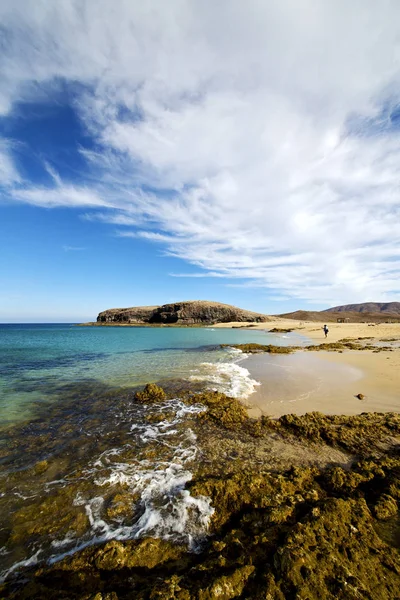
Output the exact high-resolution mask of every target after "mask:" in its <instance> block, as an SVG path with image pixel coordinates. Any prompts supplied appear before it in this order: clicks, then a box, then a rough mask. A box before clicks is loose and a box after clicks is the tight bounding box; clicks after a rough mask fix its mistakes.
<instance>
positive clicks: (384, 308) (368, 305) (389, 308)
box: [322, 302, 400, 316]
mask: <svg viewBox="0 0 400 600" xmlns="http://www.w3.org/2000/svg"><path fill="white" fill-rule="evenodd" d="M322 312H324V313H327V312H361V313H373V314H377V313H385V314H391V315H399V316H400V302H363V303H362V304H344V305H343V306H334V307H333V308H327V309H326V310H323V311H322Z"/></svg>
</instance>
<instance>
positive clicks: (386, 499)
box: [374, 494, 398, 521]
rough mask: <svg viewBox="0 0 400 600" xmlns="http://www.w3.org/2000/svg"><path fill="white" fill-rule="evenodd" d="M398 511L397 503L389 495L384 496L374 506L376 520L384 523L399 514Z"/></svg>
mask: <svg viewBox="0 0 400 600" xmlns="http://www.w3.org/2000/svg"><path fill="white" fill-rule="evenodd" d="M397 510H398V508H397V502H396V500H395V499H394V498H392V496H389V494H382V496H381V497H380V498H379V500H378V502H377V503H376V504H375V506H374V513H375V516H376V518H377V519H379V520H382V521H383V520H385V519H390V517H394V516H395V515H396V514H397Z"/></svg>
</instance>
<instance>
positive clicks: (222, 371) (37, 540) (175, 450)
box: [0, 324, 293, 580]
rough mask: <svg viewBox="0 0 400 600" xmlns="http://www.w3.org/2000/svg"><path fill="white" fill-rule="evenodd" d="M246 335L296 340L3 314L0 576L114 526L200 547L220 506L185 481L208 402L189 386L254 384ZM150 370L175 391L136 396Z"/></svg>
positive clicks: (70, 549)
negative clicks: (191, 397) (6, 320)
mask: <svg viewBox="0 0 400 600" xmlns="http://www.w3.org/2000/svg"><path fill="white" fill-rule="evenodd" d="M247 342H256V343H261V344H268V343H274V344H281V345H287V344H290V343H293V340H291V338H290V337H284V336H278V337H277V336H276V335H274V334H268V333H267V332H266V331H262V330H252V329H251V328H250V329H219V328H212V327H205V328H194V327H193V328H176V327H173V328H172V327H171V328H170V327H162V328H148V327H132V328H131V327H78V326H75V325H73V324H34V325H29V324H21V325H0V576H1V578H2V579H3V580H4V578H6V577H13V576H16V575H18V573H19V571H20V570H21V569H22V568H24V567H27V566H32V565H37V564H40V563H53V562H56V561H58V560H60V558H62V557H64V556H66V555H69V554H72V553H74V552H76V551H77V550H79V549H81V548H84V547H86V546H88V545H92V544H96V543H100V542H103V541H106V540H110V539H119V540H126V539H138V538H141V537H146V536H153V537H161V538H164V539H171V540H174V541H176V542H178V543H183V544H186V545H187V548H188V551H193V552H196V551H197V549H198V548H200V547H201V544H202V543H203V541H204V539H205V538H206V537H207V524H208V522H209V519H210V517H211V515H212V513H213V507H212V506H211V504H210V500H209V499H208V498H206V497H192V496H191V494H190V491H189V490H188V489H187V484H188V482H190V480H191V478H192V472H193V468H194V466H195V465H196V462H198V461H199V460H200V458H201V457H200V455H199V452H200V450H199V447H198V444H197V436H196V433H195V429H196V427H195V420H196V415H197V414H198V413H200V412H202V411H203V410H204V407H203V406H201V405H200V404H196V403H195V402H194V403H192V404H191V405H188V404H185V403H184V402H182V400H181V398H180V390H183V389H186V388H191V389H193V390H196V389H198V390H201V389H204V388H205V389H215V390H218V391H221V392H224V393H226V394H227V395H230V396H234V397H240V398H244V399H245V398H246V397H249V396H250V395H251V393H252V392H253V391H254V390H255V388H256V386H257V385H258V382H257V381H255V380H254V379H252V377H251V375H250V373H249V372H248V370H247V369H245V368H244V367H243V366H242V364H241V363H242V362H243V360H244V359H245V358H246V356H245V355H243V354H242V353H241V352H240V351H239V350H236V349H234V348H232V347H229V345H230V344H232V345H233V344H238V343H247ZM221 344H228V347H225V348H221ZM149 382H156V383H158V384H159V385H161V386H163V387H165V388H166V389H167V390H169V391H170V394H169V399H168V400H165V401H163V402H161V403H159V404H157V405H154V406H147V405H139V404H138V403H135V402H134V401H133V397H134V391H135V390H136V389H138V388H139V387H141V386H144V385H145V384H146V383H149ZM171 390H172V391H173V390H175V393H171Z"/></svg>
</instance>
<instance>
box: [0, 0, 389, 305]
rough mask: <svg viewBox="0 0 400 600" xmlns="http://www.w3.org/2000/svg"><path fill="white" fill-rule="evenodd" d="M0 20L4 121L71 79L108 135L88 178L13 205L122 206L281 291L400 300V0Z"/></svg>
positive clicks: (234, 271) (95, 5) (11, 6)
mask: <svg viewBox="0 0 400 600" xmlns="http://www.w3.org/2000/svg"><path fill="white" fill-rule="evenodd" d="M0 19H1V22H2V23H3V26H4V27H5V29H6V30H7V32H8V36H9V37H8V43H7V45H6V46H5V49H4V52H3V53H2V56H1V58H0V68H1V70H2V100H1V101H0V108H1V109H2V111H3V113H4V114H7V112H8V111H10V110H12V106H13V102H15V101H16V100H21V99H22V100H23V99H27V98H32V97H35V98H38V93H39V92H40V90H41V89H42V87H43V86H52V85H53V86H55V85H57V78H65V79H67V80H69V81H73V82H74V83H75V84H83V86H82V88H79V89H78V91H77V92H76V100H75V109H76V110H77V111H78V113H79V115H80V117H81V119H82V120H83V123H84V124H85V126H86V127H87V130H88V131H89V132H90V133H91V135H92V136H93V138H94V140H95V142H96V149H95V150H93V149H91V150H87V149H82V150H81V153H82V155H83V156H85V157H86V159H87V161H88V168H90V170H91V183H90V184H89V183H87V182H86V183H85V185H83V184H82V185H78V184H77V183H74V184H67V183H63V182H62V181H61V180H59V179H57V177H58V175H57V174H56V173H55V172H54V171H52V169H51V167H48V170H49V172H50V174H51V175H52V177H53V180H54V183H55V185H54V187H53V189H44V188H43V189H42V188H40V189H39V188H35V187H29V185H27V186H26V187H25V188H24V189H17V188H16V189H15V190H14V192H13V195H14V197H15V198H16V199H18V200H20V201H24V202H29V203H33V204H37V205H39V206H46V207H49V206H74V207H77V206H86V207H89V208H95V207H107V208H108V209H110V208H111V209H114V210H108V211H107V212H101V213H99V215H98V218H100V219H101V220H105V221H107V220H108V221H109V222H110V223H111V224H114V225H115V224H117V225H124V226H130V225H132V226H133V227H134V228H135V229H134V230H133V231H129V230H128V231H126V230H125V231H124V232H121V233H120V235H125V236H126V235H135V236H136V235H139V236H142V237H146V238H147V239H150V240H152V241H155V242H159V243H162V244H164V246H165V247H166V249H167V250H166V251H167V252H168V253H169V254H171V255H173V256H178V257H180V258H182V259H184V260H186V261H189V262H190V263H192V264H194V265H197V266H198V267H199V275H201V274H204V273H209V274H210V276H226V277H229V278H235V279H238V278H245V279H246V280H248V283H247V284H246V285H252V286H254V287H266V288H268V289H273V290H278V294H275V295H278V296H280V295H282V296H284V297H296V298H298V299H299V300H304V299H306V300H309V301H316V302H318V303H322V302H326V303H327V304H331V303H339V302H342V301H343V302H347V301H358V300H359V301H363V300H368V299H370V300H379V299H394V298H398V297H399V296H400V284H399V275H400V261H399V253H398V245H399V242H400V225H399V223H400V219H399V216H400V199H399V198H400V197H399V183H400V177H399V164H400V160H399V159H400V138H399V135H398V131H399V129H398V127H399V126H397V129H396V124H395V122H394V121H393V119H392V118H391V115H392V116H393V115H394V114H395V111H396V110H397V108H396V107H398V105H399V104H400V75H399V64H400V36H399V33H400V29H399V23H400V4H399V3H398V2H397V1H396V0H393V1H390V0H387V1H385V2H384V3H381V4H380V5H378V4H377V3H376V2H375V1H373V0H354V1H353V2H350V3H349V2H345V1H344V0H338V1H337V2H334V3H333V2H328V1H321V0H308V1H307V2H298V1H297V0H284V1H282V2H279V3H276V2H272V1H271V2H269V1H264V2H262V1H260V0H251V1H249V2H241V1H239V0H229V1H228V0H226V1H221V2H218V3H211V2H207V1H206V2H195V1H194V0H193V1H192V2H190V1H187V2H183V1H181V0H171V2H168V3H165V2H162V1H161V0H158V1H151V0H149V1H148V2H145V3H139V2H131V1H128V0H119V1H118V2H117V4H115V3H114V4H110V3H109V2H108V1H106V0H103V1H101V0H99V1H96V2H95V1H94V0H93V1H87V2H83V1H82V2H75V1H72V0H71V1H68V0H62V1H61V0H60V2H57V3H48V2H46V1H45V0H37V1H36V2H35V3H34V4H33V3H31V2H23V1H22V0H21V1H20V2H18V3H15V2H11V1H9V2H7V1H5V2H3V3H2V4H1V7H0ZM41 86H42V87H41ZM79 90H80V91H79ZM39 100H40V98H39ZM0 171H1V162H0ZM149 190H152V191H149ZM89 218H93V213H91V214H90V215H89ZM137 227H139V228H140V231H137V229H136V228H137ZM181 275H182V274H181Z"/></svg>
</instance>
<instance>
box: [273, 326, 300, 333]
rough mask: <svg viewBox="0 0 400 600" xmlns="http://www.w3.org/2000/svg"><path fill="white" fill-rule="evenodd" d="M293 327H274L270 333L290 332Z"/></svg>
mask: <svg viewBox="0 0 400 600" xmlns="http://www.w3.org/2000/svg"><path fill="white" fill-rule="evenodd" d="M291 331H294V330H293V329H285V328H284V327H273V328H272V329H270V330H269V331H268V333H290V332H291Z"/></svg>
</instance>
